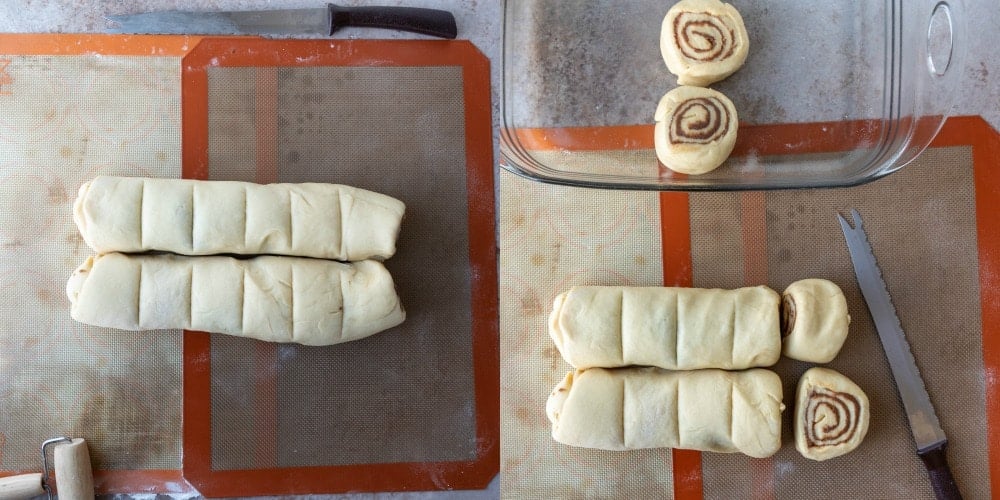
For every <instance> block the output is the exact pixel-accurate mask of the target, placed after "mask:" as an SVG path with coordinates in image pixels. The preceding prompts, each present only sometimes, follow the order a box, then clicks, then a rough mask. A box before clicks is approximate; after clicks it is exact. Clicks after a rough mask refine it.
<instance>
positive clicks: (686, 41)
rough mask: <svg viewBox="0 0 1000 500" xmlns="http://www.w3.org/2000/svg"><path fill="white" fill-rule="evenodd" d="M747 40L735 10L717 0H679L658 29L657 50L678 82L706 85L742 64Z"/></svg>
mask: <svg viewBox="0 0 1000 500" xmlns="http://www.w3.org/2000/svg"><path fill="white" fill-rule="evenodd" d="M749 49H750V39H749V38H748V37H747V29H746V26H744V24H743V18H742V17H741V16H740V13H739V12H737V11H736V9H735V8H734V7H733V6H732V5H730V4H728V3H722V2H720V1H719V0H681V1H680V2H677V3H676V4H674V6H673V7H671V8H670V10H669V11H667V15H666V17H664V18H663V25H662V27H661V28H660V52H661V53H662V54H663V60H664V61H665V62H666V63H667V69H669V70H670V72H671V73H673V74H675V75H677V83H678V84H680V85H696V86H699V87H705V86H708V85H709V84H711V83H713V82H717V81H719V80H722V79H723V78H726V77H727V76H729V75H731V74H733V73H734V72H735V71H736V70H738V69H740V66H743V62H744V61H746V58H747V52H748V51H749Z"/></svg>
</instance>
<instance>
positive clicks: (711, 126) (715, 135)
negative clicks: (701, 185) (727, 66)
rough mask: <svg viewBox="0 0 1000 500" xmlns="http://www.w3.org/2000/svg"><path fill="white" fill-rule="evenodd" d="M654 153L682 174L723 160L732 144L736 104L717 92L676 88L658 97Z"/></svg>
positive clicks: (697, 171)
mask: <svg viewBox="0 0 1000 500" xmlns="http://www.w3.org/2000/svg"><path fill="white" fill-rule="evenodd" d="M654 119H655V120H656V127H655V132H654V133H655V137H654V144H655V145H656V156H657V158H659V160H660V162H661V163H663V165H664V166H666V167H667V168H669V169H671V170H673V171H675V172H680V173H683V174H692V175H697V174H704V173H706V172H710V171H712V170H715V169H716V168H718V167H719V165H722V162H724V161H726V158H728V157H729V154H730V153H732V151H733V146H734V145H735V144H736V129H737V125H738V122H739V119H738V117H737V115H736V107H734V106H733V103H732V101H730V100H729V98H727V97H726V96H725V95H723V94H722V93H721V92H717V91H715V90H712V89H705V88H701V87H688V86H681V87H677V88H675V89H673V90H671V91H670V92H667V94H666V95H664V96H663V98H661V99H660V103H659V105H658V106H657V107H656V113H655V115H654Z"/></svg>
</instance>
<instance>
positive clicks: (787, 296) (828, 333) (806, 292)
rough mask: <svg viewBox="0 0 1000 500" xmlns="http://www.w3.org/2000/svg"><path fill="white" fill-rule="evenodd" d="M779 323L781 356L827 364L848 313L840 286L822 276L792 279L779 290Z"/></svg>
mask: <svg viewBox="0 0 1000 500" xmlns="http://www.w3.org/2000/svg"><path fill="white" fill-rule="evenodd" d="M781 309H782V310H781V322H782V328H781V330H782V334H783V336H784V338H783V346H782V352H783V353H784V355H785V356H788V357H789V358H792V359H797V360H799V361H809V362H812V363H829V362H830V361H833V358H835V357H837V353H839V352H840V348H841V347H842V346H843V345H844V340H845V339H846V338H847V327H848V325H850V324H851V316H850V315H849V314H848V313H847V299H846V298H845V297H844V292H843V291H841V289H840V287H839V286H837V284H836V283H833V282H832V281H828V280H824V279H805V280H800V281H796V282H795V283H792V284H791V285H788V288H786V289H785V291H784V293H782V303H781Z"/></svg>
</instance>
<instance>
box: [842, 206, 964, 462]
mask: <svg viewBox="0 0 1000 500" xmlns="http://www.w3.org/2000/svg"><path fill="white" fill-rule="evenodd" d="M851 215H852V217H853V218H854V224H853V227H852V225H851V223H849V222H848V221H847V220H846V219H844V217H842V216H841V215H840V214H837V218H838V219H840V227H841V228H842V229H843V230H844V238H845V239H846V240H847V249H848V250H849V251H850V253H851V262H853V263H854V274H855V275H857V277H858V285H859V286H860V287H861V294H862V295H864V297H865V302H866V303H867V304H868V310H869V311H871V314H872V319H873V320H875V329H876V330H877V331H878V336H879V339H881V340H882V347H883V348H884V349H885V355H886V358H888V359H889V367H890V368H892V377H893V378H894V379H895V380H896V388H897V389H898V390H899V397H900V399H902V401H903V406H904V407H905V408H906V416H907V418H908V419H909V421H910V432H912V433H913V440H914V441H915V442H916V444H917V451H925V450H928V449H930V448H933V447H935V446H940V445H942V444H944V443H946V442H947V441H948V439H947V438H946V437H945V435H944V431H943V430H942V429H941V423H940V422H938V418H937V414H936V413H934V406H933V405H932V404H931V398H930V396H929V395H928V394H927V389H926V387H924V380H923V379H922V378H921V377H920V371H919V370H918V369H917V363H916V361H914V359H913V353H912V352H911V351H910V344H909V342H907V340H906V334H905V333H903V328H902V326H900V323H899V316H897V315H896V309H895V307H893V305H892V299H891V298H890V297H889V291H888V289H887V288H886V285H885V281H884V280H883V279H882V271H881V270H880V269H879V267H878V262H876V260H875V254H874V253H873V252H872V247H871V244H870V243H869V242H868V235H867V234H866V233H865V229H864V226H863V225H862V221H861V214H859V213H858V211H857V210H853V209H852V210H851Z"/></svg>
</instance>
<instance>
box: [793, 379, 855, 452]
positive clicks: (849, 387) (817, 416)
mask: <svg viewBox="0 0 1000 500" xmlns="http://www.w3.org/2000/svg"><path fill="white" fill-rule="evenodd" d="M870 415H871V408H870V406H869V401H868V396H867V395H866V394H865V392H864V391H863V390H861V388H860V387H858V385H857V384H855V383H854V382H853V381H851V379H849V378H847V377H846V376H844V375H842V374H840V373H839V372H836V371H834V370H830V369H828V368H821V367H814V368H810V369H809V370H807V371H806V372H805V373H804V374H802V378H801V379H799V386H798V389H797V390H796V395H795V424H794V427H795V448H796V449H797V450H799V453H801V454H802V456H804V457H806V458H809V459H812V460H818V461H822V460H827V459H830V458H834V457H839V456H841V455H843V454H845V453H849V452H851V451H853V450H854V449H856V448H857V447H858V446H859V445H860V444H861V441H863V440H864V439H865V435H867V434H868V423H869V420H870V418H871V417H870Z"/></svg>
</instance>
